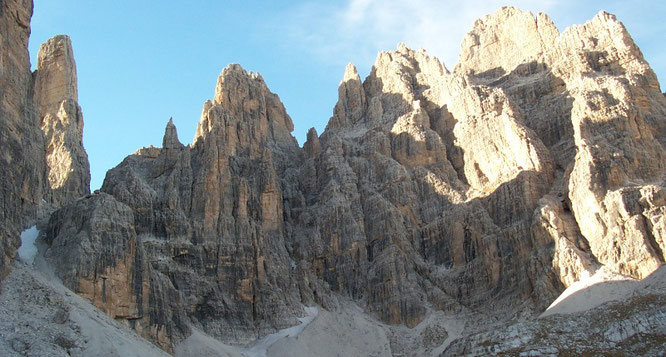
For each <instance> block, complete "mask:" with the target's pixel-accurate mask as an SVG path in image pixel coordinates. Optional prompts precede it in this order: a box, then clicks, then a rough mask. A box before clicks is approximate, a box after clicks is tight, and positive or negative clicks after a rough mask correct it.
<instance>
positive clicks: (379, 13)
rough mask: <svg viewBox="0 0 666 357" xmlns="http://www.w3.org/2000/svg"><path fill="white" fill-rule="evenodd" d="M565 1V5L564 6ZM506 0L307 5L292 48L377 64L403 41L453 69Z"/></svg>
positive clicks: (530, 6) (542, 7)
mask: <svg viewBox="0 0 666 357" xmlns="http://www.w3.org/2000/svg"><path fill="white" fill-rule="evenodd" d="M559 2H561V1H559ZM556 3H557V2H556V1H553V0H545V1H534V0H532V1H529V0H518V1H514V2H512V5H515V6H518V7H520V8H523V9H526V10H531V11H533V12H537V11H544V12H548V11H549V10H550V9H551V8H552V7H553V6H555V5H556ZM505 4H506V1H505V0H504V1H503V0H468V1H441V0H439V1H438V0H411V1H404V0H403V1H401V0H348V1H346V2H342V3H339V4H337V5H335V4H330V3H329V4H321V3H307V4H305V5H302V6H300V7H299V8H297V9H295V11H293V12H292V13H291V14H290V16H289V17H291V18H289V19H288V20H287V21H288V24H289V25H288V33H289V35H290V39H291V41H292V45H297V46H303V47H305V48H306V50H307V51H309V52H311V53H312V55H314V56H316V57H319V59H320V60H323V61H329V62H338V61H340V62H346V61H349V60H353V61H356V62H359V63H361V64H365V63H372V62H373V60H374V58H375V56H376V54H377V51H379V50H389V49H393V48H395V46H396V44H397V43H398V42H404V43H406V44H407V45H408V46H410V47H413V48H425V49H427V50H428V52H429V53H431V54H433V55H436V56H437V57H439V58H440V59H441V60H443V61H444V63H445V64H446V65H447V67H449V68H452V67H453V66H454V65H455V63H456V61H457V57H458V54H459V52H460V42H461V40H462V38H463V36H464V35H465V34H466V33H467V32H468V31H469V30H470V29H471V27H472V25H473V23H474V21H475V20H476V19H478V18H480V17H482V16H484V15H486V14H489V13H492V12H494V11H495V10H497V9H498V8H499V7H500V6H502V5H505Z"/></svg>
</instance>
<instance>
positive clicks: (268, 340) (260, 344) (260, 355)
mask: <svg viewBox="0 0 666 357" xmlns="http://www.w3.org/2000/svg"><path fill="white" fill-rule="evenodd" d="M305 313H306V314H307V315H306V316H304V317H299V318H298V321H300V322H301V323H300V324H298V325H296V326H292V327H288V328H286V329H282V330H280V331H278V332H276V333H272V334H270V335H268V336H266V337H264V338H262V339H261V340H259V341H257V343H256V344H255V345H254V346H252V347H250V348H241V349H239V352H240V353H242V354H243V355H244V356H247V357H266V356H267V352H268V348H269V347H271V345H272V344H274V343H275V342H277V341H279V340H280V339H283V338H285V337H296V336H298V335H299V334H300V333H301V332H303V330H305V328H306V327H307V326H308V325H309V324H310V322H312V321H313V320H314V319H315V317H317V315H318V314H319V309H317V307H316V306H312V307H305Z"/></svg>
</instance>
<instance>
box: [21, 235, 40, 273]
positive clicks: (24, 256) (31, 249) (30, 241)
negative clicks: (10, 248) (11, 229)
mask: <svg viewBox="0 0 666 357" xmlns="http://www.w3.org/2000/svg"><path fill="white" fill-rule="evenodd" d="M38 236H39V230H37V227H36V226H32V227H30V228H28V229H26V230H24V231H23V232H22V233H21V246H20V247H19V249H18V256H19V259H21V260H22V261H23V262H25V263H28V264H32V262H33V261H34V260H35V254H37V246H36V245H35V240H36V239H37V237H38Z"/></svg>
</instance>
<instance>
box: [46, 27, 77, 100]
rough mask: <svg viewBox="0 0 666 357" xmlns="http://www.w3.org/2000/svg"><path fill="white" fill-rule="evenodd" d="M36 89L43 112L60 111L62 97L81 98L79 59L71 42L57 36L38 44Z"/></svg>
mask: <svg viewBox="0 0 666 357" xmlns="http://www.w3.org/2000/svg"><path fill="white" fill-rule="evenodd" d="M35 91H36V92H37V93H40V95H41V96H40V98H39V99H40V100H39V102H40V108H41V109H40V111H41V112H42V113H46V112H47V111H57V108H55V107H57V106H59V105H60V103H61V102H62V101H63V100H74V101H77V100H78V89H77V76H76V62H75V61H74V51H73V50H72V41H71V40H70V38H69V36H67V35H57V36H54V37H52V38H50V39H48V40H47V41H46V42H44V43H43V44H42V45H41V46H40V47H39V52H38V53H37V72H36V80H35Z"/></svg>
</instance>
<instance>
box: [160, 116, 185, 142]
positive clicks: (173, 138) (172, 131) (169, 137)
mask: <svg viewBox="0 0 666 357" xmlns="http://www.w3.org/2000/svg"><path fill="white" fill-rule="evenodd" d="M182 146H183V144H181V143H180V140H178V131H177V130H176V125H174V124H173V118H169V122H168V123H167V125H166V128H165V129H164V138H163V139H162V148H164V149H175V148H181V147H182Z"/></svg>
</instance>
